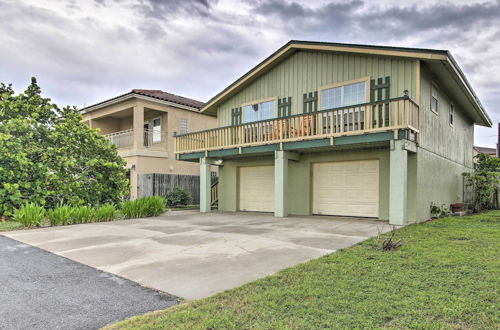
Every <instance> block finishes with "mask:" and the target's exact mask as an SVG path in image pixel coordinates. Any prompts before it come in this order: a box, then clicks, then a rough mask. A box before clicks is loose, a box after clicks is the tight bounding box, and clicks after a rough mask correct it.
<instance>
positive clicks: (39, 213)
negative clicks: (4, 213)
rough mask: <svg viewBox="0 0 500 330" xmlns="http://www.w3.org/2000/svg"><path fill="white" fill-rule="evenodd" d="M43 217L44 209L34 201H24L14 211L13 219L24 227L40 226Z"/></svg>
mask: <svg viewBox="0 0 500 330" xmlns="http://www.w3.org/2000/svg"><path fill="white" fill-rule="evenodd" d="M44 218H45V209H44V208H43V207H42V206H40V205H38V204H35V203H26V204H24V205H23V206H21V208H19V209H16V210H15V211H14V220H15V221H18V222H20V223H21V224H22V225H23V226H25V227H35V226H41V225H42V224H43V220H44Z"/></svg>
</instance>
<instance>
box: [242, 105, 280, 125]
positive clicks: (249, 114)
mask: <svg viewBox="0 0 500 330" xmlns="http://www.w3.org/2000/svg"><path fill="white" fill-rule="evenodd" d="M242 108H243V122H244V123H251V122H253V121H259V120H266V119H272V118H275V117H276V101H275V100H272V101H265V102H260V103H254V104H247V105H243V106H242Z"/></svg>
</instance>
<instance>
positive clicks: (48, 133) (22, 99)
mask: <svg viewBox="0 0 500 330" xmlns="http://www.w3.org/2000/svg"><path fill="white" fill-rule="evenodd" d="M0 76H2V78H3V75H0ZM0 79H1V78H0ZM41 154H43V157H41V156H40V155H41ZM0 163H1V164H0V165H1V166H0V217H1V216H4V217H11V216H12V214H13V212H14V210H15V209H17V208H20V207H21V206H22V205H23V204H24V202H25V201H26V202H29V203H36V204H39V205H43V206H44V207H46V208H47V209H53V208H56V207H57V205H59V204H60V203H62V202H64V203H67V204H70V205H101V204H104V203H119V202H121V200H122V197H123V196H124V195H125V194H127V193H128V192H129V191H130V188H129V184H128V180H127V169H126V168H125V165H126V162H125V160H123V158H122V157H120V156H119V155H118V150H117V148H116V147H115V146H114V145H112V144H110V143H109V141H107V140H106V138H105V137H103V136H101V135H100V134H99V133H98V131H97V130H96V129H93V128H91V127H89V125H85V124H84V123H83V121H82V114H81V113H80V112H79V110H77V109H75V108H73V107H70V106H67V107H64V108H62V107H58V106H57V105H56V104H54V103H53V102H52V101H51V100H50V99H49V98H45V97H43V95H42V91H41V88H40V87H39V86H38V84H37V82H36V79H35V78H32V81H31V84H30V85H29V86H28V88H27V89H26V90H25V91H24V92H21V93H15V91H14V90H13V89H12V86H11V85H9V84H4V83H3V82H2V83H0Z"/></svg>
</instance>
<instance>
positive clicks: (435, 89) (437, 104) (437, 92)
mask: <svg viewBox="0 0 500 330" xmlns="http://www.w3.org/2000/svg"><path fill="white" fill-rule="evenodd" d="M434 91H435V92H436V97H434V95H433V92H434ZM432 99H435V100H436V109H433V108H432ZM430 109H431V111H432V112H434V113H435V114H436V115H438V114H439V88H438V86H437V85H436V84H435V83H434V82H432V83H431V98H430Z"/></svg>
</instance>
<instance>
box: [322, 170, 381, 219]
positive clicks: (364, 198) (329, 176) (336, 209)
mask: <svg viewBox="0 0 500 330" xmlns="http://www.w3.org/2000/svg"><path fill="white" fill-rule="evenodd" d="M378 167H379V164H378V160H363V161H350V162H331V163H316V164H313V167H312V171H313V172H312V173H313V205H312V207H313V214H328V215H347V216H358V217H378V196H379V180H378V176H379V169H378Z"/></svg>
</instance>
